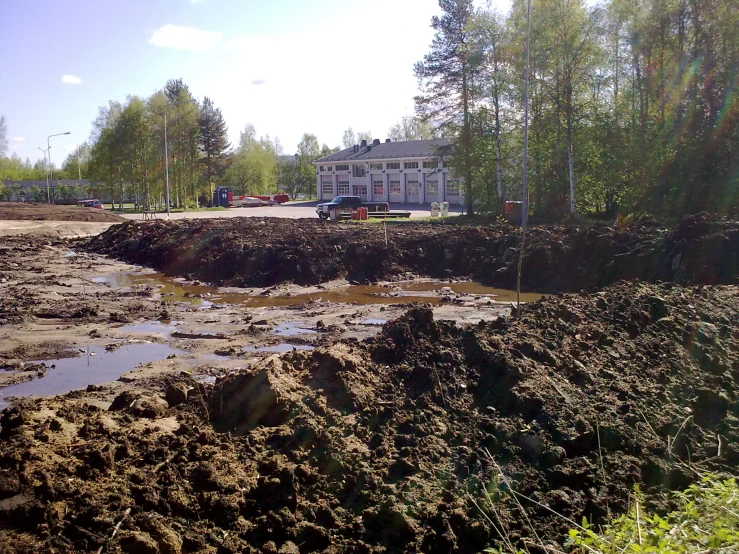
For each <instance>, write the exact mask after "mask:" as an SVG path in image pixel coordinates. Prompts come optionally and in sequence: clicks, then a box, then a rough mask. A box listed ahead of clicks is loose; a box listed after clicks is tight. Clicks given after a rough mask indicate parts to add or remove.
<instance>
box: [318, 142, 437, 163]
mask: <svg viewBox="0 0 739 554" xmlns="http://www.w3.org/2000/svg"><path fill="white" fill-rule="evenodd" d="M450 149H451V145H450V143H449V141H448V140H446V139H432V140H406V141H403V142H381V143H380V144H378V145H376V146H373V145H371V144H368V145H367V146H359V147H358V148H357V151H356V152H355V149H354V147H353V146H352V147H350V148H345V149H344V150H341V151H340V152H336V153H335V154H330V155H328V156H324V157H323V158H319V159H317V160H316V161H315V162H313V163H328V162H344V161H354V160H387V159H393V158H430V157H434V156H446V155H449V151H450Z"/></svg>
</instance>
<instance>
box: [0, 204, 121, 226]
mask: <svg viewBox="0 0 739 554" xmlns="http://www.w3.org/2000/svg"><path fill="white" fill-rule="evenodd" d="M0 220H15V221H27V220H34V221H86V222H96V221H97V222H108V223H120V222H122V221H126V219H125V218H123V217H121V216H119V215H116V214H114V213H112V212H109V211H107V210H100V209H98V208H81V207H79V206H66V205H57V204H37V203H34V202H0Z"/></svg>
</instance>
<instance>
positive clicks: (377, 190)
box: [372, 181, 385, 196]
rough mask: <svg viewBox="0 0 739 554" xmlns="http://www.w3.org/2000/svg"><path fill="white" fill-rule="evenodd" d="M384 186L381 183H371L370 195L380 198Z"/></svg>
mask: <svg viewBox="0 0 739 554" xmlns="http://www.w3.org/2000/svg"><path fill="white" fill-rule="evenodd" d="M384 188H385V187H384V186H383V183H382V181H373V182H372V194H374V195H375V196H382V194H383V193H384Z"/></svg>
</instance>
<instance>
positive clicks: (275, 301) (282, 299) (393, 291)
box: [93, 273, 545, 334]
mask: <svg viewBox="0 0 739 554" xmlns="http://www.w3.org/2000/svg"><path fill="white" fill-rule="evenodd" d="M93 281H95V282H97V283H108V284H109V285H110V286H112V287H134V286H145V285H151V286H154V287H156V288H159V292H160V293H161V294H162V296H163V297H164V298H165V299H169V300H174V301H178V302H187V303H189V304H191V305H192V306H199V307H209V306H211V305H213V303H218V304H243V305H245V306H247V307H250V308H270V307H290V306H298V305H300V304H305V303H307V302H335V303H345V304H398V303H409V302H424V303H428V304H433V305H438V304H441V303H442V302H444V301H446V300H448V298H446V299H445V298H444V297H445V296H447V297H449V296H456V295H464V296H470V297H473V298H477V299H478V301H479V300H488V301H490V302H515V301H516V291H513V290H506V289H498V288H494V287H487V286H485V285H482V284H480V283H477V282H459V283H437V282H429V281H424V282H417V281H414V282H399V283H394V284H392V285H352V286H348V287H341V288H336V289H332V290H326V291H319V292H313V293H308V294H288V295H275V296H269V295H265V294H260V295H254V296H252V295H247V294H239V293H220V292H218V289H217V288H216V287H209V286H205V285H191V284H184V283H180V282H178V281H176V280H175V279H173V278H170V277H166V276H165V275H163V274H161V273H117V274H114V275H107V276H104V277H95V278H94V279H93ZM544 296H545V295H543V294H539V293H532V292H525V293H521V301H522V302H535V301H537V300H539V299H541V298H543V297H544ZM204 297H207V298H208V300H206V299H205V298H204ZM303 332H306V331H303ZM279 334H281V333H279ZM293 334H294V333H293Z"/></svg>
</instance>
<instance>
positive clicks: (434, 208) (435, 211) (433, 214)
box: [431, 202, 439, 217]
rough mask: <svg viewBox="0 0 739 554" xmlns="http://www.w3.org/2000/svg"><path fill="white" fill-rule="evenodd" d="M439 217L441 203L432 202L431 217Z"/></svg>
mask: <svg viewBox="0 0 739 554" xmlns="http://www.w3.org/2000/svg"><path fill="white" fill-rule="evenodd" d="M438 216H439V203H438V202H431V217H438Z"/></svg>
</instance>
